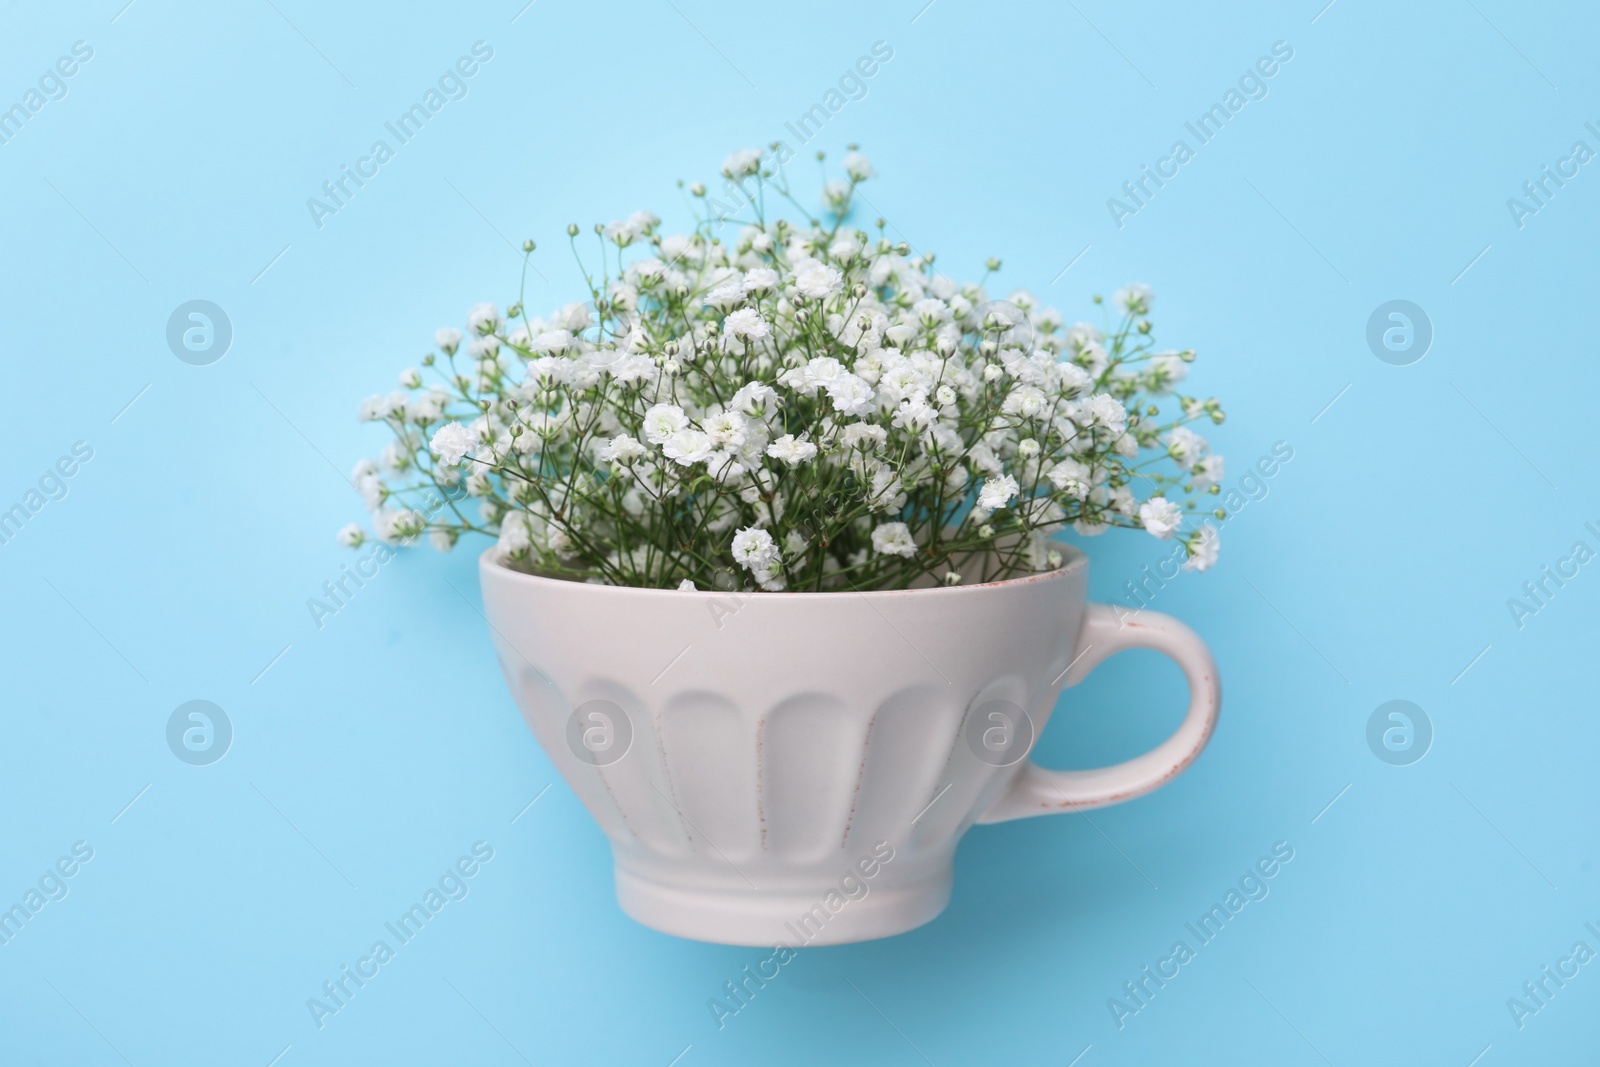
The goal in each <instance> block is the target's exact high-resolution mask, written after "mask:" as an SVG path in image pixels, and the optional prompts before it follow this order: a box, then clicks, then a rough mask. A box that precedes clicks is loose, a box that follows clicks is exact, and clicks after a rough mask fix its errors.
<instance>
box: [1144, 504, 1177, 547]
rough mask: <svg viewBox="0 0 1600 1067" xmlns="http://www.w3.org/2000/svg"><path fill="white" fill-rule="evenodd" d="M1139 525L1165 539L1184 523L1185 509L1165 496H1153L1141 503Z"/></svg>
mask: <svg viewBox="0 0 1600 1067" xmlns="http://www.w3.org/2000/svg"><path fill="white" fill-rule="evenodd" d="M1139 525H1141V526H1143V527H1144V528H1145V529H1146V530H1148V531H1150V533H1151V534H1152V535H1154V536H1156V537H1159V538H1161V540H1163V541H1165V540H1166V539H1167V538H1169V537H1171V536H1172V535H1173V534H1174V533H1175V532H1177V529H1178V527H1179V526H1181V525H1183V509H1182V508H1180V507H1178V505H1176V504H1174V503H1173V502H1172V501H1170V500H1168V499H1167V498H1166V497H1164V496H1158V497H1152V498H1150V499H1149V500H1146V501H1145V502H1144V503H1143V504H1140V505H1139Z"/></svg>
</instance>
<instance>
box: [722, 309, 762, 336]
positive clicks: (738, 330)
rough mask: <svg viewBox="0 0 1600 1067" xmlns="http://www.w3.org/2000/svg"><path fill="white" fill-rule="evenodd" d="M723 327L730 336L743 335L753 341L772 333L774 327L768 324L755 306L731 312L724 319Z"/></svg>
mask: <svg viewBox="0 0 1600 1067" xmlns="http://www.w3.org/2000/svg"><path fill="white" fill-rule="evenodd" d="M722 328H723V330H724V331H725V332H726V333H727V335H728V336H729V337H743V338H746V339H747V340H751V341H760V340H762V339H763V338H766V337H768V336H770V335H771V334H772V327H771V326H769V325H767V320H766V319H763V318H762V317H761V312H759V311H757V310H756V309H755V308H740V309H739V310H738V311H733V312H729V314H728V317H727V318H726V319H724V320H723V321H722Z"/></svg>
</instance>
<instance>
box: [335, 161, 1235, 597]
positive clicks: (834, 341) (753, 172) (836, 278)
mask: <svg viewBox="0 0 1600 1067" xmlns="http://www.w3.org/2000/svg"><path fill="white" fill-rule="evenodd" d="M818 158H819V159H821V156H820V154H819V156H818ZM844 172H845V176H844V177H843V178H841V179H838V180H835V181H830V182H828V183H827V184H826V185H825V186H824V187H823V205H824V207H825V210H823V211H821V212H818V213H817V215H819V216H820V219H819V218H817V217H812V213H811V212H809V211H807V209H805V208H804V207H802V206H801V205H800V204H799V202H798V201H797V200H796V199H795V198H794V196H793V195H791V192H790V182H789V178H788V177H787V175H786V174H785V172H784V168H783V166H782V165H781V162H779V163H777V164H769V163H768V162H767V161H766V159H765V157H764V153H763V152H762V151H760V150H757V149H747V150H742V151H739V152H735V153H733V154H732V155H731V156H729V157H728V159H727V161H726V162H725V163H724V164H723V168H722V173H723V176H724V177H725V179H727V180H726V182H725V183H724V190H725V194H731V195H732V196H733V197H734V198H735V199H736V207H730V206H729V205H728V204H725V203H722V202H721V201H720V200H719V199H718V198H717V197H715V196H711V197H708V196H707V194H706V190H705V188H704V187H703V186H701V185H699V184H698V183H696V184H694V185H692V186H690V187H689V191H690V192H691V194H692V195H693V196H694V197H695V198H696V203H697V204H698V206H697V209H696V215H697V216H698V222H697V225H696V226H695V228H694V230H693V231H692V232H690V233H678V234H665V233H662V232H661V220H660V219H658V218H657V217H656V216H655V215H653V214H650V213H648V212H639V213H636V214H634V215H632V216H630V217H628V218H627V219H624V220H621V221H617V222H612V223H608V224H605V225H597V226H595V233H596V235H597V237H598V245H599V252H598V257H599V263H600V269H599V271H598V273H595V272H592V271H591V270H590V269H589V268H588V267H585V266H584V262H583V258H582V255H581V253H580V252H579V248H578V244H577V236H578V233H579V230H578V227H577V226H576V225H573V226H569V227H568V228H567V233H568V236H569V238H571V239H572V244H573V253H574V255H575V256H577V257H578V260H579V266H580V268H581V269H583V272H584V276H585V278H586V279H588V288H589V294H588V299H587V300H585V301H583V302H581V303H572V304H567V305H566V306H565V307H562V308H561V309H560V310H558V311H556V312H555V313H554V314H552V315H551V316H550V317H549V318H544V319H541V318H534V317H531V316H529V315H528V314H527V312H526V311H525V309H524V308H523V306H522V303H521V301H520V299H519V300H518V301H517V302H516V303H513V304H511V306H510V307H508V308H507V309H506V311H505V312H504V313H502V312H501V311H500V310H499V309H498V308H497V307H496V306H495V305H493V304H479V305H478V306H477V307H474V308H473V309H472V310H471V311H470V312H469V313H468V315H467V322H466V331H465V332H464V333H463V331H461V330H457V329H454V328H445V329H442V330H440V331H439V332H438V333H437V335H436V336H435V342H436V345H437V348H438V353H437V354H433V353H430V354H429V355H426V356H424V357H423V358H422V361H421V362H422V365H423V366H422V369H420V370H415V369H413V370H407V371H405V372H403V373H402V374H401V376H400V384H401V385H402V386H404V389H403V390H401V391H398V392H394V393H390V394H389V395H387V396H374V397H371V398H370V399H368V400H366V401H365V402H364V403H363V404H362V405H361V410H360V417H361V418H362V419H364V420H367V421H372V422H383V423H386V424H387V425H388V426H389V428H390V429H391V430H393V431H394V441H393V442H391V443H390V444H389V446H388V447H387V448H386V449H385V451H384V453H383V456H382V461H381V464H380V463H375V462H372V461H363V462H362V463H361V464H359V465H358V466H357V467H356V469H355V471H354V474H353V480H354V482H355V483H356V485H357V487H358V488H359V490H360V492H361V494H362V496H363V497H364V498H365V501H366V504H367V506H368V508H369V509H370V510H371V512H372V516H373V526H374V529H375V533H376V536H377V537H378V538H379V539H380V540H382V541H384V542H386V543H389V544H398V543H407V542H411V541H413V540H415V539H417V538H420V537H423V536H427V537H428V539H429V540H430V541H431V542H432V543H433V545H434V546H435V547H437V548H439V549H441V550H448V549H450V548H451V547H452V546H454V545H455V544H456V542H457V540H458V539H459V538H460V537H461V535H462V534H465V533H481V534H486V535H488V536H490V537H494V538H497V539H498V544H497V550H496V552H497V557H498V558H499V560H500V561H501V562H503V563H504V564H506V565H507V566H510V567H514V568H517V569H520V570H525V571H529V572H533V573H538V574H543V575H549V576H554V577H562V578H570V579H576V580H587V581H591V582H603V583H608V584H614V585H629V586H646V587H654V588H686V589H687V588H700V589H705V588H721V589H745V590H751V589H761V590H766V591H779V590H785V589H789V590H847V589H859V590H872V589H902V588H906V587H908V586H911V585H913V584H923V585H925V584H929V583H930V582H944V583H947V584H956V583H958V582H960V581H961V580H962V575H966V576H967V577H968V580H981V581H994V580H998V579H1003V578H1010V577H1015V576H1018V575H1022V574H1026V573H1029V572H1034V571H1040V570H1046V569H1053V568H1055V567H1059V566H1060V565H1061V563H1062V553H1061V552H1060V550H1059V548H1058V547H1057V546H1055V545H1053V543H1052V541H1051V540H1050V537H1051V535H1052V534H1053V533H1055V532H1056V531H1059V530H1061V529H1063V528H1064V527H1066V526H1068V525H1070V526H1072V527H1073V529H1074V530H1076V531H1077V532H1078V533H1080V534H1097V533H1100V532H1102V531H1103V530H1105V529H1106V528H1107V527H1110V526H1123V527H1129V528H1134V529H1140V528H1142V529H1144V530H1146V531H1148V532H1149V533H1151V534H1153V535H1154V536H1156V537H1158V538H1163V539H1166V538H1173V537H1178V538H1180V539H1181V540H1182V542H1183V544H1184V545H1185V547H1186V549H1187V562H1186V563H1185V564H1184V565H1185V566H1186V567H1188V568H1190V569H1193V570H1205V569H1207V568H1208V567H1210V566H1211V564H1212V563H1213V562H1214V561H1215V559H1216V556H1217V534H1216V530H1215V527H1213V526H1211V525H1209V524H1207V523H1205V522H1198V523H1197V522H1195V521H1194V514H1195V511H1194V509H1195V505H1194V503H1193V501H1192V500H1190V499H1188V497H1189V494H1193V493H1203V492H1210V493H1216V492H1217V491H1218V482H1219V481H1220V479H1221V478H1222V474H1223V464H1222V458H1221V457H1220V456H1216V455H1212V454H1210V453H1209V452H1208V450H1207V445H1206V442H1205V440H1204V439H1203V438H1202V437H1201V436H1200V435H1199V434H1197V433H1195V432H1194V431H1193V430H1191V429H1190V428H1189V426H1188V425H1187V424H1188V423H1191V422H1194V421H1196V420H1199V419H1201V418H1206V419H1210V420H1211V421H1212V422H1214V423H1220V422H1222V420H1223V412H1222V410H1221V408H1220V407H1219V406H1218V404H1217V402H1216V401H1215V400H1199V399H1196V398H1193V397H1189V396H1185V395H1182V394H1177V395H1175V396H1174V390H1175V389H1176V387H1177V386H1178V385H1179V384H1180V383H1181V382H1182V381H1183V380H1184V377H1185V373H1186V371H1187V365H1188V364H1189V363H1190V362H1192V361H1193V359H1194V352H1193V351H1192V350H1184V351H1175V350H1158V349H1157V348H1156V345H1155V343H1154V341H1153V340H1152V328H1151V325H1150V321H1149V318H1148V314H1149V309H1150V301H1151V293H1150V290H1149V288H1148V287H1146V286H1143V285H1129V286H1127V287H1126V288H1124V289H1121V290H1119V291H1118V292H1117V293H1116V294H1115V296H1114V297H1113V298H1112V300H1111V310H1110V312H1109V313H1108V314H1107V316H1106V320H1105V324H1104V325H1103V326H1102V327H1096V326H1091V325H1087V324H1084V323H1078V324H1077V325H1075V326H1070V327H1069V326H1066V325H1065V322H1064V320H1063V318H1062V317H1061V315H1060V313H1058V312H1057V311H1055V310H1054V309H1051V308H1042V307H1040V306H1039V305H1038V302H1037V300H1036V299H1035V298H1034V297H1033V296H1032V295H1031V294H1030V293H1028V292H1027V291H1025V290H1019V291H1017V292H1014V293H1012V294H1011V295H1010V296H1009V297H1008V298H1007V299H1005V300H991V299H990V298H989V297H988V295H987V294H986V293H985V291H984V289H983V288H982V286H981V284H961V283H958V282H956V281H954V280H952V279H950V278H947V277H945V276H944V275H942V274H937V273H935V272H934V270H933V261H934V257H933V255H932V254H931V253H930V254H924V255H921V256H916V257H913V256H912V255H911V254H910V253H911V250H910V249H909V248H908V247H907V246H906V245H905V244H903V243H901V244H894V243H892V242H890V241H888V240H886V239H885V238H884V237H883V230H884V225H885V224H884V221H883V220H882V219H879V220H878V221H877V230H878V235H877V236H876V237H875V236H873V235H871V234H869V233H867V232H864V231H861V230H856V229H851V228H848V227H847V226H846V225H845V220H846V219H847V217H848V216H849V215H850V211H851V207H852V204H853V201H854V200H855V191H856V188H857V186H858V185H859V184H860V183H861V182H863V181H865V180H867V179H868V178H870V177H872V176H873V171H872V167H871V165H870V164H869V163H868V161H867V160H866V158H865V157H864V156H862V155H861V154H860V153H859V152H857V151H855V150H854V147H853V146H852V150H851V152H850V154H849V155H848V156H846V157H845V159H844ZM680 184H681V183H680ZM779 199H782V200H784V201H787V202H788V203H789V204H791V205H793V206H794V207H795V208H796V209H798V211H799V212H800V214H801V217H802V218H805V219H806V221H805V223H804V224H803V225H796V224H794V223H791V222H789V221H787V220H784V219H781V218H778V219H772V218H769V217H768V207H769V201H776V200H779ZM735 210H737V211H738V212H739V215H741V216H745V217H743V218H741V217H730V216H732V213H733V212H734V211H735ZM746 213H748V214H747V215H746ZM730 223H731V224H730ZM734 232H737V237H736V238H734V237H733V236H732V235H733V233H734ZM724 234H726V235H727V236H726V237H724V236H723V235H724ZM523 249H524V251H525V253H528V254H531V253H532V252H533V249H534V244H533V242H531V241H529V242H526V243H525V244H524V245H523ZM988 269H989V271H994V270H998V269H999V263H998V261H995V260H990V261H989V263H988ZM987 276H988V275H987V273H986V274H985V278H987ZM524 279H526V266H525V267H524ZM1094 300H1095V303H1096V304H1102V305H1103V302H1102V301H1101V299H1100V298H1099V297H1095V298H1094ZM1169 398H1171V399H1175V409H1176V410H1174V411H1171V412H1170V413H1164V409H1163V402H1165V401H1168V400H1169ZM468 498H472V499H471V501H470V502H469V500H468ZM1215 514H1216V515H1217V516H1218V517H1219V518H1220V517H1221V516H1222V513H1221V512H1220V511H1218V512H1216V513H1215ZM339 536H340V540H341V542H343V543H344V544H347V545H351V546H355V545H359V544H361V543H363V541H365V539H366V538H367V536H368V534H367V533H366V532H365V531H363V530H362V529H361V527H359V526H355V525H351V526H347V527H346V528H345V529H344V530H342V531H340V535H339Z"/></svg>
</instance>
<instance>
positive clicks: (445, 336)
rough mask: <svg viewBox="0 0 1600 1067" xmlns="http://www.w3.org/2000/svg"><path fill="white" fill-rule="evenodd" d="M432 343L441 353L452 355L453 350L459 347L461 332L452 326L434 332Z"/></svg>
mask: <svg viewBox="0 0 1600 1067" xmlns="http://www.w3.org/2000/svg"><path fill="white" fill-rule="evenodd" d="M433 343H434V344H436V345H438V346H439V348H440V350H441V351H443V352H446V353H448V354H452V355H453V354H454V353H455V350H456V349H457V348H459V347H461V331H460V330H458V329H456V328H455V327H454V326H446V327H444V328H443V329H441V330H437V331H435V332H434V335H433Z"/></svg>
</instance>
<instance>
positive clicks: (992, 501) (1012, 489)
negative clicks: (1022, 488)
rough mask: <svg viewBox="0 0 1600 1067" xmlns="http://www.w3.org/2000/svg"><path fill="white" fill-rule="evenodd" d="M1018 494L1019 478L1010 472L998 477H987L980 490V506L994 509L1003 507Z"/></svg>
mask: <svg viewBox="0 0 1600 1067" xmlns="http://www.w3.org/2000/svg"><path fill="white" fill-rule="evenodd" d="M1016 495H1017V480H1016V479H1015V478H1013V477H1011V475H1009V474H1002V475H1001V476H999V477H998V478H985V479H984V480H983V486H982V488H980V489H979V490H978V506H979V507H980V508H986V509H988V510H990V511H993V510H994V509H996V508H1003V507H1005V506H1006V504H1007V503H1008V502H1009V501H1010V500H1011V498H1012V497H1014V496H1016Z"/></svg>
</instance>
